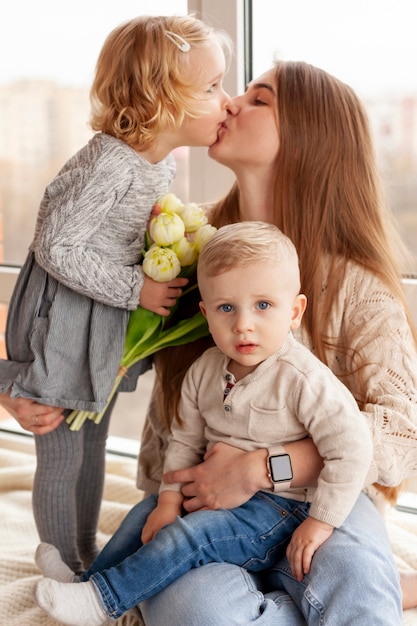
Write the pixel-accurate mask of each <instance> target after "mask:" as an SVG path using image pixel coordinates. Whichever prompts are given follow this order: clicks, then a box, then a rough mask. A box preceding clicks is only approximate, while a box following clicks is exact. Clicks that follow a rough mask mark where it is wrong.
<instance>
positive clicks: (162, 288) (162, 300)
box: [139, 276, 188, 317]
mask: <svg viewBox="0 0 417 626" xmlns="http://www.w3.org/2000/svg"><path fill="white" fill-rule="evenodd" d="M187 283H188V278H174V279H173V280H169V281H167V282H165V283H158V282H156V281H155V280H152V278H149V276H145V277H144V281H143V287H142V289H141V291H140V297H139V304H140V306H142V307H143V308H144V309H148V311H152V312H153V313H157V314H158V315H163V316H164V317H166V316H167V315H169V314H170V311H171V308H172V307H173V306H175V303H176V301H177V298H179V297H180V295H181V293H182V288H183V287H185V285H186V284H187Z"/></svg>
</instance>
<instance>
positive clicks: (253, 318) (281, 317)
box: [199, 261, 306, 371]
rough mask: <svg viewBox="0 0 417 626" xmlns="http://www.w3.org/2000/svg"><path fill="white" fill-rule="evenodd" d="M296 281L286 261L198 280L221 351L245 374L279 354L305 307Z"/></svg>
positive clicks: (214, 337) (260, 263) (202, 306)
mask: <svg viewBox="0 0 417 626" xmlns="http://www.w3.org/2000/svg"><path fill="white" fill-rule="evenodd" d="M295 280H296V277H295V272H294V271H291V269H289V268H288V264H287V263H278V262H275V263H274V262H269V263H265V262H264V261H262V262H259V263H256V262H255V263H253V264H251V265H250V266H245V267H236V268H234V269H230V270H228V271H226V272H224V273H222V274H219V275H217V276H210V277H207V276H204V277H202V279H201V280H200V283H199V285H200V291H201V295H202V298H203V301H202V302H201V303H200V307H201V310H202V312H203V313H204V315H205V316H206V318H207V321H208V325H209V329H210V332H211V334H212V336H213V339H214V341H215V343H216V345H217V346H218V347H219V348H220V350H221V351H222V352H223V353H224V354H226V355H227V356H228V357H229V358H230V359H232V360H233V361H236V362H237V363H239V364H240V365H242V366H244V367H247V368H249V371H250V370H252V369H255V367H256V366H257V365H259V363H261V362H262V361H264V360H265V359H267V358H268V357H269V356H271V355H272V354H274V353H275V352H276V351H277V350H279V349H280V348H281V346H282V345H283V343H284V341H285V339H286V337H287V335H288V333H289V331H290V330H295V329H296V328H298V327H299V326H300V323H301V318H302V316H303V313H304V310H305V306H306V297H305V296H304V295H302V294H298V295H296V292H295V289H294V285H295V284H296V283H295V282H294V281H295Z"/></svg>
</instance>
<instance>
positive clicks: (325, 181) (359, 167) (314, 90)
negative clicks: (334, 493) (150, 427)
mask: <svg viewBox="0 0 417 626" xmlns="http://www.w3.org/2000/svg"><path fill="white" fill-rule="evenodd" d="M275 77H276V86H277V113H278V120H279V123H278V128H279V136H280V149H279V153H278V157H277V166H276V175H275V187H274V223H275V225H276V226H278V227H279V228H280V229H281V230H282V231H283V232H284V233H285V234H286V235H287V236H288V237H289V238H290V239H291V240H292V241H293V242H294V244H295V246H296V248H297V252H298V255H299V259H300V270H301V291H302V292H303V293H305V294H306V295H307V300H308V307H307V310H306V313H305V315H304V318H303V323H304V325H305V328H306V330H307V332H308V333H309V335H310V337H311V340H312V345H313V346H314V349H315V354H316V355H317V356H318V357H319V358H320V359H322V360H323V361H324V362H326V353H327V354H328V351H329V348H330V349H331V348H332V346H333V347H336V343H337V338H332V337H328V336H327V335H326V329H327V323H326V321H325V320H327V319H329V316H330V314H331V309H332V305H333V303H334V301H335V299H336V296H337V294H338V291H339V288H340V285H341V284H342V279H343V274H344V272H345V270H346V263H347V262H348V261H349V260H353V261H355V262H357V263H359V264H361V265H362V266H363V267H365V268H366V269H368V270H369V271H371V272H373V273H374V274H375V275H376V276H378V277H379V278H380V279H381V280H382V281H383V282H384V283H385V284H386V285H387V287H388V289H389V290H390V291H391V292H392V293H393V294H394V295H395V296H396V297H397V298H398V299H399V300H400V302H402V304H403V305H404V308H405V310H406V312H407V316H408V320H409V322H410V326H411V328H412V329H413V334H414V338H415V340H416V342H417V333H416V330H415V328H414V325H413V322H412V319H411V314H410V311H409V307H408V305H407V302H406V298H405V296H404V292H403V289H402V285H401V274H400V269H399V262H398V260H397V259H398V258H399V256H398V255H399V252H400V251H401V242H400V241H399V238H398V236H397V234H396V229H395V228H394V225H393V223H392V218H391V215H390V212H389V211H388V209H387V207H386V205H385V200H384V197H383V193H382V186H381V182H380V178H379V174H378V171H377V166H376V159H375V155H374V149H373V144H372V139H371V132H370V127H369V122H368V119H367V115H366V113H365V109H364V107H363V105H362V103H361V102H360V100H359V98H358V97H357V96H356V94H355V93H354V91H353V90H352V89H351V88H350V87H348V86H347V85H345V84H344V83H342V82H341V81H339V80H337V79H336V78H334V77H333V76H331V75H329V74H327V73H326V72H324V71H322V70H320V69H318V68H316V67H314V66H311V65H308V64H306V63H302V62H287V61H280V62H277V63H276V66H275ZM237 221H240V214H239V188H238V186H237V184H235V185H234V186H233V187H232V189H231V190H230V192H229V193H228V194H227V196H226V197H225V198H224V199H223V200H222V201H220V202H219V203H218V204H217V205H216V207H215V208H214V210H213V212H212V213H211V222H212V223H213V224H215V225H216V226H221V225H223V224H226V223H231V222H237ZM325 259H326V260H327V263H324V260H325ZM329 263H330V266H329ZM323 285H326V290H325V294H324V303H323ZM319 306H320V315H319V314H318V307H319ZM323 320H324V321H325V322H324V325H323ZM206 345H207V341H206V342H201V344H200V345H198V344H194V345H193V346H185V347H183V348H182V349H180V348H179V349H176V351H175V352H174V353H171V354H169V353H168V352H165V353H163V354H161V355H160V356H159V357H158V358H157V362H158V364H159V365H158V371H159V372H160V375H161V377H162V378H161V381H162V384H163V388H164V390H165V408H164V412H165V414H166V415H167V416H172V415H174V414H175V411H174V410H173V407H174V406H175V403H176V402H177V400H178V393H179V384H180V380H181V377H182V371H180V369H179V365H180V364H182V365H183V367H184V370H185V369H186V368H187V367H188V366H189V364H190V363H191V362H192V361H193V360H194V359H195V358H196V356H197V355H198V354H199V353H200V352H201V351H202V349H203V348H205V347H206ZM337 347H338V349H343V346H337ZM348 348H349V347H347V349H348ZM173 363H175V367H173ZM174 370H175V371H174ZM171 376H174V377H173V378H171ZM170 383H173V386H172V385H171V386H170ZM168 421H169V420H168ZM386 495H387V496H388V495H389V494H388V493H387V494H386Z"/></svg>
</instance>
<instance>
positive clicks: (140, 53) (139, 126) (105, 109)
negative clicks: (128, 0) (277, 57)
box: [90, 16, 232, 151]
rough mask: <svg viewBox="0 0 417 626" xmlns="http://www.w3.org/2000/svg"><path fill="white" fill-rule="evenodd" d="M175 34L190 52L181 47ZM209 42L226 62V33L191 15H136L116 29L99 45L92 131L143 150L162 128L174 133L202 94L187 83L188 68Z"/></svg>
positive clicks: (196, 110)
mask: <svg viewBox="0 0 417 626" xmlns="http://www.w3.org/2000/svg"><path fill="white" fill-rule="evenodd" d="M167 33H168V36H167ZM178 36H179V37H180V38H182V39H183V40H185V42H186V43H187V44H189V46H190V49H189V50H187V51H183V50H181V49H180V47H179V46H180V45H181V39H178ZM213 38H215V40H216V41H217V42H218V43H219V45H220V46H221V48H222V50H223V51H224V54H225V57H226V60H228V58H229V56H230V53H231V49H232V44H231V40H230V39H229V37H228V35H227V34H226V33H224V32H222V31H218V30H214V29H213V28H211V27H209V26H207V25H206V24H204V23H203V22H202V21H200V20H198V19H196V18H194V17H193V16H183V17H179V16H140V17H137V18H135V19H132V20H129V21H127V22H124V23H123V24H121V25H120V26H118V27H117V28H115V29H114V30H113V31H112V32H111V33H110V34H109V35H108V37H107V39H106V41H105V43H104V45H103V48H102V50H101V53H100V55H99V58H98V61H97V66H96V74H95V79H94V81H93V84H92V87H91V92H90V99H91V108H92V114H91V119H90V124H91V127H92V129H93V130H95V131H101V132H103V133H107V134H109V135H112V136H114V137H117V138H118V139H121V140H123V141H125V142H126V143H128V144H129V145H132V146H133V145H134V146H135V148H136V149H138V150H139V151H143V150H146V149H147V148H149V147H150V145H151V144H152V142H153V141H154V139H155V137H156V136H157V135H158V133H160V131H161V130H166V129H167V128H169V129H171V130H173V131H174V130H175V129H177V128H178V127H179V126H180V125H181V124H182V122H183V120H184V118H185V117H186V116H189V117H194V118H195V117H198V116H199V104H200V103H201V98H202V95H201V94H200V93H198V91H197V86H196V85H195V83H190V82H189V80H188V78H187V75H188V72H187V67H188V66H189V64H190V58H192V56H190V55H192V54H193V50H195V49H201V48H205V47H206V46H207V45H208V44H209V43H212V41H213ZM175 41H177V42H178V43H175Z"/></svg>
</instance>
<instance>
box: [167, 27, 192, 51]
mask: <svg viewBox="0 0 417 626" xmlns="http://www.w3.org/2000/svg"><path fill="white" fill-rule="evenodd" d="M165 35H166V36H167V37H168V39H169V40H170V41H172V43H174V44H175V45H176V46H177V48H178V49H179V50H181V52H188V51H189V50H190V49H191V46H190V44H189V43H188V41H185V39H184V38H183V37H181V35H177V33H173V32H171V31H170V30H166V31H165Z"/></svg>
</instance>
